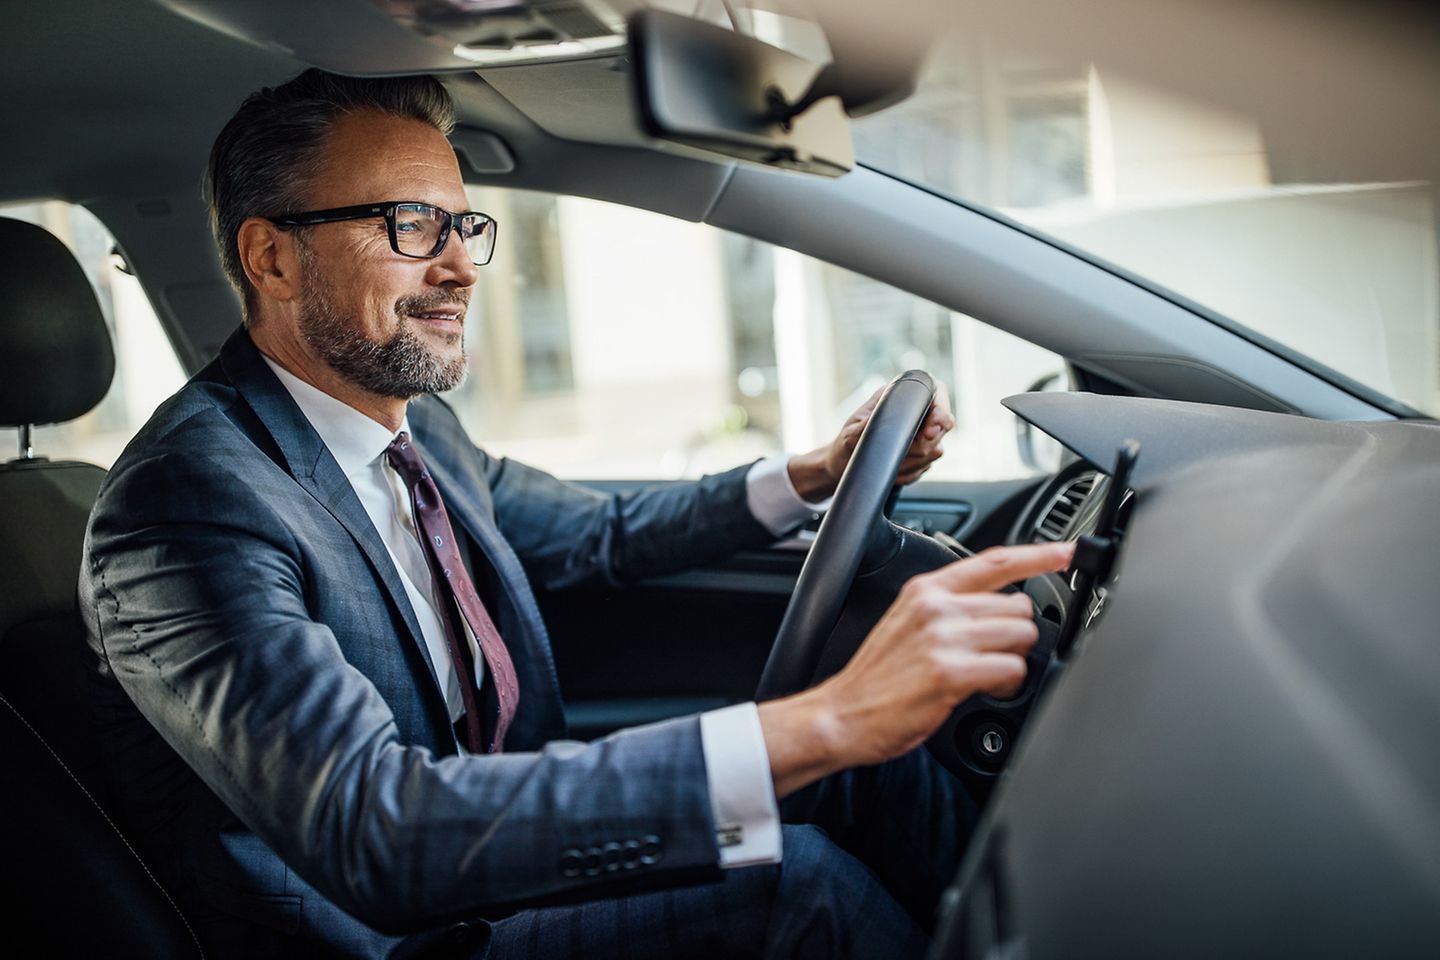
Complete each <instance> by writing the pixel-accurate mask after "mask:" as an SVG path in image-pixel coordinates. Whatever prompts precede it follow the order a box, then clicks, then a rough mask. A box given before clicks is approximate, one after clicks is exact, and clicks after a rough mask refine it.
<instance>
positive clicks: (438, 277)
mask: <svg viewBox="0 0 1440 960" xmlns="http://www.w3.org/2000/svg"><path fill="white" fill-rule="evenodd" d="M429 274H430V277H429V280H430V282H431V283H432V284H434V285H435V286H437V287H438V286H445V285H447V284H449V285H454V286H458V287H473V286H475V281H476V280H478V279H480V268H479V267H477V266H475V261H473V260H471V259H470V251H469V250H466V249H465V241H464V240H461V239H460V233H459V231H457V230H451V231H450V236H448V237H446V238H445V246H444V247H443V248H442V249H441V250H440V252H439V253H438V254H437V255H436V256H435V258H434V259H433V260H431V261H430V270H429Z"/></svg>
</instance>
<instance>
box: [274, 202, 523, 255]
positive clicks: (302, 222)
mask: <svg viewBox="0 0 1440 960" xmlns="http://www.w3.org/2000/svg"><path fill="white" fill-rule="evenodd" d="M406 206H409V207H425V208H427V209H430V210H436V211H439V212H440V213H443V214H444V215H445V216H446V217H448V218H449V219H448V220H446V221H445V223H444V225H443V226H441V228H440V237H439V239H438V240H437V241H436V243H435V249H433V250H431V251H430V252H429V253H428V254H421V253H406V252H405V251H404V250H401V249H400V238H399V237H398V236H396V234H395V211H396V210H398V209H400V208H401V207H406ZM370 217H384V218H385V232H386V233H387V234H389V236H390V249H391V250H394V251H395V252H396V253H398V254H400V256H402V257H410V258H411V259H413V260H434V259H435V258H436V257H438V256H440V254H441V252H442V251H443V250H444V249H445V244H447V243H449V242H450V234H451V233H460V221H461V220H462V219H463V218H465V217H479V218H480V220H479V221H477V223H476V229H475V230H474V231H473V232H472V233H471V236H478V235H479V234H480V232H481V230H483V229H484V228H485V224H487V223H488V224H489V225H490V246H489V248H488V249H487V250H486V251H485V259H484V260H475V259H474V258H473V257H472V258H471V262H472V263H474V264H475V266H477V267H483V266H485V265H486V264H488V263H489V262H490V260H491V258H492V257H494V256H495V235H496V234H497V233H498V232H499V230H500V224H498V223H496V222H495V218H494V217H492V216H490V215H489V214H488V213H481V212H480V211H478V210H466V211H465V212H463V213H451V212H450V211H449V210H446V209H445V208H444V207H437V206H435V204H433V203H425V202H423V201H420V200H387V201H385V202H384V203H357V204H354V205H352V206H348V207H331V208H330V209H328V210H306V211H304V212H301V213H287V214H282V215H280V216H276V217H266V218H265V219H266V220H269V221H270V222H271V223H273V224H275V225H276V226H277V227H311V226H315V225H316V224H321V223H339V222H341V221H344V220H366V219H369V218H370ZM460 237H461V241H462V242H463V241H464V239H465V235H464V234H463V233H460ZM467 250H468V248H467Z"/></svg>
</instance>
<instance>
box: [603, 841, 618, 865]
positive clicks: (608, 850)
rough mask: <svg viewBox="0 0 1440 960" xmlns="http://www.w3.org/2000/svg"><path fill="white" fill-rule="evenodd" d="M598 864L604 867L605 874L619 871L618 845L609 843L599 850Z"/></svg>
mask: <svg viewBox="0 0 1440 960" xmlns="http://www.w3.org/2000/svg"><path fill="white" fill-rule="evenodd" d="M600 862H601V864H602V865H603V866H604V867H605V872H606V873H614V872H615V871H617V870H619V869H620V844H618V843H616V842H615V841H613V840H612V841H610V842H609V843H607V844H605V846H603V847H601V848H600Z"/></svg>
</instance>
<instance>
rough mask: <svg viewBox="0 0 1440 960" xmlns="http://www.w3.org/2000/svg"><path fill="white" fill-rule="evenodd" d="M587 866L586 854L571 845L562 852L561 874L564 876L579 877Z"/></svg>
mask: <svg viewBox="0 0 1440 960" xmlns="http://www.w3.org/2000/svg"><path fill="white" fill-rule="evenodd" d="M584 866H585V855H584V854H583V853H581V852H580V851H579V850H577V849H576V848H575V847H571V848H570V849H568V850H563V851H561V853H560V875H561V876H562V877H578V876H580V871H581V870H582V869H583V868H584Z"/></svg>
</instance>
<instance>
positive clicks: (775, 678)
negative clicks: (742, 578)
mask: <svg viewBox="0 0 1440 960" xmlns="http://www.w3.org/2000/svg"><path fill="white" fill-rule="evenodd" d="M934 399H935V381H934V380H933V379H931V377H930V375H929V374H928V373H926V372H925V371H923V370H907V371H905V372H904V373H902V374H900V375H899V376H898V377H896V378H895V379H894V380H892V381H890V384H889V386H887V387H886V388H885V392H884V393H882V394H881V395H880V399H879V401H878V402H877V403H876V404H875V409H874V410H873V411H872V412H871V414H870V420H869V421H868V422H867V423H866V424H865V429H864V430H863V431H862V432H861V434H860V439H859V440H858V441H857V442H856V444H855V451H854V452H853V453H852V454H851V455H850V462H849V463H848V464H846V466H845V472H844V474H843V475H842V476H841V478H840V483H839V485H838V486H837V487H836V488H835V496H834V499H833V500H832V501H831V504H830V509H829V510H827V511H826V513H825V517H824V519H823V520H821V522H820V530H819V532H817V533H816V535H815V542H814V543H812V544H811V545H810V552H809V554H808V555H807V556H806V558H805V564H804V566H802V567H801V568H800V577H799V579H798V580H796V582H795V592H794V593H792V594H791V595H790V605H789V606H788V607H786V609H785V617H784V619H783V620H781V621H780V630H779V632H778V633H776V635H775V644H774V646H772V647H771V648H770V657H769V659H767V660H766V661H765V670H764V672H763V673H762V674H761V675H760V685H759V687H758V688H757V690H756V693H755V699H756V700H771V699H774V698H776V697H783V696H785V695H787V694H791V693H796V692H799V691H800V690H803V689H805V688H806V687H808V686H809V685H810V679H811V677H813V676H814V674H815V668H816V667H817V666H818V665H819V663H820V656H821V654H822V653H823V652H824V650H825V641H826V640H827V639H828V638H829V636H830V632H831V630H833V629H834V627H835V624H836V622H837V621H838V620H839V618H840V611H841V610H842V609H843V607H844V605H845V595H846V593H847V592H848V591H849V589H850V584H851V583H852V582H854V580H855V574H856V572H857V571H858V570H859V569H860V563H861V561H862V560H863V559H864V557H865V552H866V547H867V546H868V545H869V544H870V543H871V541H872V536H873V535H874V533H875V532H876V529H877V528H878V527H884V526H888V522H889V521H887V520H886V518H885V513H884V508H885V502H886V500H887V499H888V498H889V495H890V491H891V489H892V488H893V487H894V486H895V478H896V476H898V475H899V472H900V465H901V464H902V463H904V461H905V454H906V452H907V451H908V450H909V449H910V444H911V443H912V442H913V441H914V439H915V434H916V433H917V432H918V431H919V429H920V426H921V425H922V424H923V423H924V422H925V416H926V414H928V413H929V411H930V405H931V404H932V403H933V402H934Z"/></svg>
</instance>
